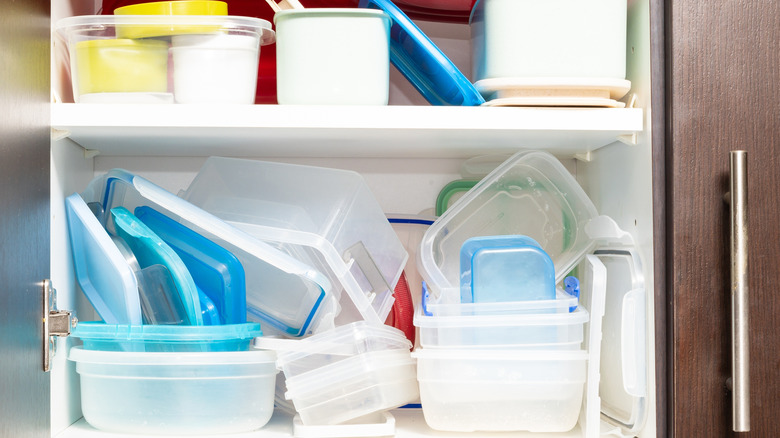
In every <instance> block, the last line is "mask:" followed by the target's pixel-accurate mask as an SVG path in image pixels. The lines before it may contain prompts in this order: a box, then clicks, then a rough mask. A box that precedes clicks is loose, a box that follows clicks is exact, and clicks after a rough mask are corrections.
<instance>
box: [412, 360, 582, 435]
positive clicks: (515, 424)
mask: <svg viewBox="0 0 780 438" xmlns="http://www.w3.org/2000/svg"><path fill="white" fill-rule="evenodd" d="M412 357H415V358H416V359H417V375H418V379H419V382H420V401H421V402H422V408H423V409H422V410H423V415H424V417H425V422H426V423H428V426H430V427H431V428H433V429H436V430H443V431H456V432H471V431H531V432H565V431H568V430H571V429H572V428H573V427H574V426H575V425H576V423H577V420H578V418H579V414H580V408H581V405H582V398H583V389H584V384H585V380H586V379H585V376H586V372H585V371H586V362H587V352H585V351H502V350H480V351H479V352H475V351H474V350H437V349H428V348H422V349H418V350H415V351H414V352H413V353H412Z"/></svg>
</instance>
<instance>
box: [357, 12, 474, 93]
mask: <svg viewBox="0 0 780 438" xmlns="http://www.w3.org/2000/svg"><path fill="white" fill-rule="evenodd" d="M359 6H360V7H361V8H372V9H380V10H382V11H384V12H385V13H386V14H388V15H389V16H390V20H391V21H392V26H391V28H390V62H392V63H393V65H395V67H396V68H397V69H398V70H399V71H400V72H401V73H402V74H403V75H404V76H405V77H406V78H407V79H408V80H409V82H411V83H412V84H413V85H414V87H415V88H416V89H417V91H419V92H420V93H421V94H422V95H423V97H425V99H426V100H427V101H428V102H430V103H431V104H432V105H454V106H476V105H481V104H483V103H485V99H484V98H483V97H482V95H481V94H480V93H479V92H478V91H477V89H476V88H475V87H474V85H473V84H472V83H471V81H469V80H468V78H466V76H464V75H463V73H462V72H461V71H460V70H459V69H458V68H457V67H456V66H455V64H453V63H452V61H450V59H449V58H447V55H445V54H444V53H443V52H442V51H441V50H440V49H439V48H438V47H436V45H435V44H434V43H433V42H432V41H431V40H430V38H428V37H427V36H426V35H425V34H424V33H423V32H422V31H421V30H420V28H419V27H417V25H416V24H414V22H412V20H410V19H409V17H407V16H406V14H404V13H403V11H401V10H400V9H399V8H398V6H396V5H395V4H393V2H391V1H390V0H360V4H359Z"/></svg>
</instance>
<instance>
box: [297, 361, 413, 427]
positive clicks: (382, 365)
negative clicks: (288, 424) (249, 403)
mask: <svg viewBox="0 0 780 438" xmlns="http://www.w3.org/2000/svg"><path fill="white" fill-rule="evenodd" d="M416 376H417V375H416V368H415V361H414V360H413V359H411V357H410V353H409V350H385V351H371V352H366V353H362V354H359V355H355V356H351V357H349V358H347V359H344V360H341V361H338V362H336V363H333V364H330V365H327V366H324V367H320V368H318V369H316V370H314V371H310V372H308V373H305V374H301V375H298V376H296V377H294V378H289V377H288V378H287V393H286V398H287V399H289V400H292V402H293V404H294V405H295V410H296V411H298V414H299V415H300V418H301V421H302V422H303V424H307V425H312V424H339V423H343V422H345V421H349V420H352V419H355V418H359V417H363V416H365V415H369V414H372V413H375V412H381V411H384V410H388V409H393V408H397V407H399V406H403V405H405V404H407V403H409V402H412V401H414V400H416V399H417V398H418V396H419V391H418V385H417V377H416Z"/></svg>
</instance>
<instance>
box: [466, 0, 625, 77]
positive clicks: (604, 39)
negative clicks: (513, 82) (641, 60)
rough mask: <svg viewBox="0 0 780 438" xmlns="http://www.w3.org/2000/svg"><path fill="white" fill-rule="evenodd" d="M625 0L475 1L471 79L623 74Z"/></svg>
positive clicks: (472, 18) (472, 26)
mask: <svg viewBox="0 0 780 438" xmlns="http://www.w3.org/2000/svg"><path fill="white" fill-rule="evenodd" d="M626 7H627V6H626V0H543V1H542V0H479V1H477V3H476V5H475V6H474V10H473V11H472V14H471V20H470V22H471V31H472V33H471V35H472V37H471V38H472V48H473V50H472V54H473V57H474V58H473V68H474V80H475V81H479V80H482V79H489V78H516V77H526V78H527V77H532V78H540V77H541V78H544V77H549V78H562V77H563V78H612V79H625V77H626Z"/></svg>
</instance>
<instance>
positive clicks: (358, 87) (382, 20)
mask: <svg viewBox="0 0 780 438" xmlns="http://www.w3.org/2000/svg"><path fill="white" fill-rule="evenodd" d="M274 24H275V25H276V31H277V33H278V38H277V43H276V78H277V79H276V80H277V99H278V101H279V103H280V104H297V105H387V101H388V96H389V90H390V53H389V36H390V18H389V17H388V16H387V14H385V13H384V12H382V11H376V10H368V9H358V8H355V9H351V8H319V9H287V10H282V11H279V12H277V13H276V15H274Z"/></svg>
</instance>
